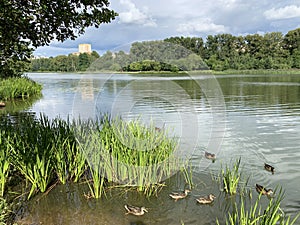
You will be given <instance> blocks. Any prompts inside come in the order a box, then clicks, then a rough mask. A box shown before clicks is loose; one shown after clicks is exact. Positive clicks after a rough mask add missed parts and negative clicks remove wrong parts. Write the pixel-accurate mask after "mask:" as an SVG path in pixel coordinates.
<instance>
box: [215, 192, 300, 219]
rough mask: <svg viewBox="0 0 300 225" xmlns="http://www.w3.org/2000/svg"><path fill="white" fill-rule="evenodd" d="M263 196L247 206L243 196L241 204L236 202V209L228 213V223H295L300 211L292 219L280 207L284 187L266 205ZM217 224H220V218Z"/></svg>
mask: <svg viewBox="0 0 300 225" xmlns="http://www.w3.org/2000/svg"><path fill="white" fill-rule="evenodd" d="M275 192H276V190H275ZM261 197H262V194H260V195H259V196H258V198H257V199H256V201H255V202H254V203H253V204H251V205H250V207H249V206H248V207H247V206H246V204H245V201H244V200H243V198H242V197H241V201H240V204H237V203H235V205H234V209H233V210H232V211H231V212H229V213H228V215H227V218H226V225H236V224H239V225H261V224H264V225H293V224H294V223H295V222H296V220H297V219H298V217H299V216H300V213H298V214H297V215H296V216H295V217H294V219H293V220H292V221H291V217H290V216H287V215H285V213H284V212H283V210H282V209H281V207H280V205H281V202H282V200H283V198H284V193H283V191H282V189H280V190H279V193H278V195H277V196H276V197H274V198H272V199H270V200H269V202H268V204H267V206H265V207H264V206H263V203H262V202H261ZM217 224H220V223H219V221H218V220H217Z"/></svg>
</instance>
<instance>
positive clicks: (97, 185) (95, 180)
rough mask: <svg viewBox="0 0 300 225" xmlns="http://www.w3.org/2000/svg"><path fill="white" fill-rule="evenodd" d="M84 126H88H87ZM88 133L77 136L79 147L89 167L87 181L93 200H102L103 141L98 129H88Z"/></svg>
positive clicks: (103, 182)
mask: <svg viewBox="0 0 300 225" xmlns="http://www.w3.org/2000/svg"><path fill="white" fill-rule="evenodd" d="M84 125H85V126H87V124H84ZM94 125H95V124H94ZM96 127H97V126H96ZM97 128H98V127H97ZM86 131H87V132H83V133H82V134H81V135H82V136H80V137H79V136H78V135H77V136H78V138H77V140H78V147H79V150H80V151H81V152H82V154H84V156H85V159H86V162H87V165H88V173H87V181H88V186H89V189H90V194H91V196H92V197H93V198H100V197H101V196H102V194H104V184H105V177H104V174H103V160H102V154H101V151H100V148H101V139H99V131H98V129H96V130H94V129H91V127H90V130H88V129H86ZM83 140H84V141H83Z"/></svg>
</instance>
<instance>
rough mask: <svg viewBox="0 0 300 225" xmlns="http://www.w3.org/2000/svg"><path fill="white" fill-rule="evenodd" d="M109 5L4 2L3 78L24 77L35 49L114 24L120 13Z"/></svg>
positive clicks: (0, 31) (87, 0)
mask: <svg viewBox="0 0 300 225" xmlns="http://www.w3.org/2000/svg"><path fill="white" fill-rule="evenodd" d="M108 6H109V2H108V0H55V1H46V0H32V1H19V0H1V1H0V76H2V77H7V76H16V75H20V74H21V73H22V72H23V69H24V67H25V64H24V61H26V60H28V59H29V57H30V56H31V53H32V51H33V48H36V47H39V46H44V45H48V44H49V43H50V42H51V41H52V40H54V39H56V40H58V41H62V42H63V41H65V40H66V39H68V38H70V39H72V40H74V39H75V38H77V37H78V36H79V35H81V34H83V33H84V31H85V28H87V27H89V26H95V27H98V26H99V25H100V24H102V23H109V22H111V20H113V19H114V18H115V16H117V14H116V13H115V12H114V11H113V10H110V9H109V8H108ZM20 61H23V64H24V65H23V64H22V63H21V64H20V63H19V62H20Z"/></svg>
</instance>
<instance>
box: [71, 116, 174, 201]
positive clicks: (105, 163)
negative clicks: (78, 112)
mask: <svg viewBox="0 0 300 225" xmlns="http://www.w3.org/2000/svg"><path fill="white" fill-rule="evenodd" d="M88 124H89V125H88ZM88 124H81V125H83V127H86V128H87V129H84V128H81V129H79V132H78V134H80V135H77V137H78V139H77V140H78V144H79V146H80V151H82V152H83V153H84V154H85V156H86V160H87V162H88V167H89V171H90V176H91V178H92V180H95V179H96V181H97V182H93V183H92V185H91V186H90V188H92V189H94V190H91V193H92V195H93V193H101V192H102V191H100V189H99V188H100V186H95V185H98V184H99V182H100V184H102V187H103V182H102V180H101V179H100V176H101V175H102V176H104V177H105V178H106V180H107V182H110V183H114V184H116V185H118V186H120V185H121V186H123V187H135V188H136V189H137V190H138V191H141V192H143V193H144V194H145V195H147V196H151V195H153V194H157V192H158V190H159V189H160V188H161V186H162V184H161V183H160V181H162V180H163V179H164V177H166V176H169V175H171V174H172V172H173V171H174V169H175V166H176V163H175V160H176V159H175V158H174V157H173V155H172V153H173V152H174V151H175V149H176V147H177V141H176V140H175V139H172V138H168V135H167V133H166V131H161V132H157V131H155V127H154V126H150V127H147V126H144V125H143V124H141V122H140V121H138V120H137V121H131V122H125V121H123V120H121V119H120V118H113V119H112V118H109V117H107V116H105V117H103V118H102V119H101V120H100V122H99V124H95V123H91V122H88ZM82 130H86V132H82ZM98 189H99V190H98ZM95 196H97V194H95ZM98 197H100V195H99V196H98Z"/></svg>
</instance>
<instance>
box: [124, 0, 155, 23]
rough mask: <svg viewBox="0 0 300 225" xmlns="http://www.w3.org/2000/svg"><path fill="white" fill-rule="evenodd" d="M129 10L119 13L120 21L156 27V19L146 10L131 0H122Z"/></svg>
mask: <svg viewBox="0 0 300 225" xmlns="http://www.w3.org/2000/svg"><path fill="white" fill-rule="evenodd" d="M120 3H121V4H122V5H124V6H125V7H126V8H127V10H126V11H123V12H120V13H119V21H120V23H127V24H139V25H143V26H147V27H155V26H156V23H155V21H154V20H153V19H152V18H151V17H150V16H149V15H147V14H146V13H145V12H142V11H141V10H139V9H138V8H137V7H136V5H135V4H134V3H133V2H131V0H121V1H120Z"/></svg>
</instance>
